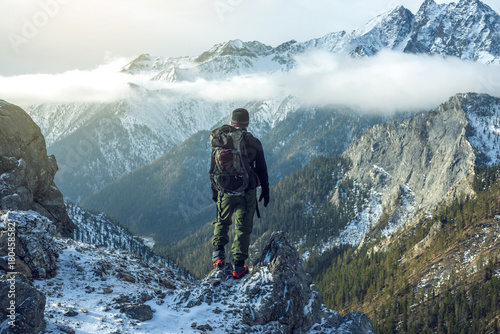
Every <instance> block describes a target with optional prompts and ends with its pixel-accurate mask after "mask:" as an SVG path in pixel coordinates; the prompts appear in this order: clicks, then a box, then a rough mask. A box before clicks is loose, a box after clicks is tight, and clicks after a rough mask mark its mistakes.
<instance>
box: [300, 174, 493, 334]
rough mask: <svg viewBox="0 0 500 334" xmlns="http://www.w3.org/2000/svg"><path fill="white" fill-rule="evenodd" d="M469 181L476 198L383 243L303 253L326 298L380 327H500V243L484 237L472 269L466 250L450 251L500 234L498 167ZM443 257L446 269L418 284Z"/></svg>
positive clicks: (430, 329) (396, 330)
mask: <svg viewBox="0 0 500 334" xmlns="http://www.w3.org/2000/svg"><path fill="white" fill-rule="evenodd" d="M474 188H475V190H476V192H477V196H476V197H475V198H462V199H460V200H457V201H455V202H453V203H450V204H448V205H446V206H442V207H441V208H440V209H439V210H438V212H437V213H436V215H435V217H434V218H432V219H428V218H427V219H425V218H423V219H422V221H421V222H420V223H419V224H418V225H417V226H414V227H412V228H409V229H408V230H405V231H399V232H398V233H400V234H401V235H400V237H399V238H397V239H396V240H397V241H395V242H394V243H391V244H390V245H388V247H387V250H386V251H374V249H376V246H377V243H378V242H379V241H378V240H374V241H372V243H371V244H370V245H368V246H365V247H363V248H360V249H355V248H344V249H335V250H331V251H329V252H327V253H325V254H323V256H322V257H321V258H320V261H308V262H307V263H306V265H307V268H308V270H309V271H310V272H311V273H312V275H313V277H314V280H315V283H316V284H317V285H318V287H319V288H320V290H321V292H322V294H323V298H324V302H325V304H326V305H327V306H328V307H330V308H332V309H335V310H339V311H341V312H343V313H348V312H350V311H354V310H361V311H364V312H366V313H367V314H368V315H369V316H370V318H371V319H372V320H373V323H374V326H375V328H376V330H377V333H459V334H461V333H498V332H500V315H499V310H500V275H499V273H498V270H497V271H495V268H498V267H499V265H500V256H499V245H498V243H495V242H494V241H492V240H489V241H490V242H486V243H485V245H489V248H486V249H481V250H480V254H479V256H478V258H477V259H476V260H475V265H474V267H473V268H474V269H473V270H469V269H464V266H463V262H465V261H466V259H465V258H463V259H458V260H457V259H456V258H455V256H454V255H455V254H460V252H461V251H462V250H463V247H466V245H467V244H468V243H469V242H470V241H471V240H473V239H474V238H476V237H477V235H478V234H480V233H481V231H485V230H486V231H488V230H489V231H490V232H489V233H487V235H486V238H498V234H497V233H498V231H496V227H497V226H498V224H499V222H498V220H499V219H500V215H499V214H500V169H499V167H489V168H486V167H483V168H481V169H480V170H478V171H477V176H476V178H475V182H474ZM423 244H425V246H422V245H423ZM422 247H425V249H421V248H422ZM442 265H444V266H448V267H449V268H450V274H449V276H448V277H436V278H435V279H434V281H432V282H428V283H427V284H421V282H422V278H424V276H425V274H426V273H428V272H430V271H432V270H434V269H436V267H437V266H442ZM419 283H420V284H419Z"/></svg>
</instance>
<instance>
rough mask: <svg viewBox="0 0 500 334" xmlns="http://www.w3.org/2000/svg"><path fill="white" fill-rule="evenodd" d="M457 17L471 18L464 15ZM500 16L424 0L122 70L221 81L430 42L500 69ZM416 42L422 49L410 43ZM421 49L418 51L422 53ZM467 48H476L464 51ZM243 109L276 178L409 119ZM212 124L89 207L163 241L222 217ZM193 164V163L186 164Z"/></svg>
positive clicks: (255, 105) (292, 103) (259, 106)
mask: <svg viewBox="0 0 500 334" xmlns="http://www.w3.org/2000/svg"><path fill="white" fill-rule="evenodd" d="M458 16H460V17H462V18H464V17H466V18H467V19H466V20H465V21H463V20H462V21H459V20H457V17H458ZM485 22H487V23H485ZM498 22H500V19H499V16H498V14H496V13H495V12H493V11H492V10H490V9H489V8H488V7H487V6H485V5H484V4H482V3H480V2H479V3H476V2H468V1H462V2H460V3H458V4H449V5H444V4H443V5H437V4H436V3H434V2H433V1H426V2H424V3H423V4H422V6H421V8H420V9H419V11H418V13H417V14H416V15H413V14H412V13H411V12H409V11H408V10H407V9H405V8H403V7H398V8H396V9H394V10H391V11H389V12H388V13H385V14H383V15H380V16H379V17H377V18H375V19H373V20H372V21H370V22H369V23H368V24H366V25H365V26H364V27H362V28H360V29H358V30H356V31H353V32H351V33H347V32H340V33H334V34H329V35H327V36H324V37H322V38H319V39H314V40H311V41H307V42H303V43H298V42H295V41H290V42H287V43H284V44H282V45H280V46H278V47H276V48H271V47H268V46H265V45H262V44H260V43H258V42H249V43H243V42H241V41H230V42H227V43H222V44H220V45H217V46H214V47H213V48H212V49H211V50H209V51H207V52H205V53H203V54H202V55H200V56H198V57H181V58H175V59H170V58H161V57H151V56H148V55H141V56H140V57H138V58H137V59H135V60H134V61H132V62H131V63H130V64H128V65H127V66H126V67H125V68H124V69H123V71H126V72H129V73H131V74H134V75H139V74H145V73H146V74H149V75H150V76H151V78H152V80H170V81H172V80H173V81H181V80H195V78H198V79H200V78H202V79H204V80H216V79H221V76H223V77H225V78H227V77H229V76H236V75H245V74H247V75H248V74H252V73H253V74H255V73H260V72H263V71H291V70H293V68H294V66H295V58H294V56H296V55H298V54H301V53H305V52H307V51H310V50H313V49H322V50H325V51H328V52H335V53H349V54H351V55H352V56H354V57H360V56H370V55H374V54H376V53H377V52H378V51H380V50H383V49H393V50H398V51H402V52H417V53H420V52H424V51H423V46H422V45H426V47H427V49H426V51H425V53H427V54H434V53H438V54H439V55H441V56H444V57H459V58H463V59H467V60H475V61H479V62H487V63H490V64H492V65H491V66H494V64H496V60H494V59H496V57H497V53H496V52H497V51H496V50H495V48H494V47H493V45H494V44H495V43H494V40H495V39H496V38H498V37H497V36H498V33H497V32H496V30H495V29H494V27H496V26H497V25H498ZM459 23H461V25H459ZM436 26H443V27H444V26H446V27H448V26H453V27H455V28H454V29H444V30H443V32H442V35H441V37H440V38H439V39H438V38H437V37H436V33H435V32H436V31H437V27H436ZM471 27H476V28H474V29H472V28H471ZM478 27H481V29H480V28H478ZM443 40H447V41H448V42H447V44H446V45H447V47H444V46H443V45H441V44H439V43H441V42H442V41H443ZM458 40H460V41H461V43H460V45H461V46H460V47H458V43H457V42H456V41H458ZM417 41H418V43H419V45H420V46H419V47H418V48H417V47H415V46H412V47H411V45H416V44H417ZM440 41H441V42H440ZM412 43H413V44H412ZM438 45H440V46H439V47H438ZM417 49H418V50H420V51H415V50H417ZM459 49H460V50H466V49H467V50H469V51H468V52H465V51H463V52H462V51H460V52H458V51H457V50H459ZM355 50H357V51H355ZM362 50H364V51H362ZM370 50H371V51H370ZM477 50H482V51H481V52H479V51H478V52H476V51H477ZM485 50H488V51H487V52H488V54H490V55H492V58H491V57H490V58H488V59H489V60H486V59H487V57H486V58H485V57H480V56H479V54H481V55H483V56H484V54H485V52H486V51H485ZM242 64H245V65H242ZM263 64H265V65H263ZM269 64H273V65H272V66H270V65H269ZM270 67H272V69H270ZM172 71H174V72H176V73H177V72H179V71H181V72H182V73H183V76H182V78H181V76H180V74H179V76H177V77H176V78H175V80H174V78H173V77H172V76H170V77H169V79H167V76H165V75H160V73H171V72H172ZM179 73H180V72H179ZM231 73H232V74H231ZM212 74H214V75H216V76H217V77H213V76H212ZM245 106H246V108H247V109H248V110H249V111H250V112H251V113H252V124H251V125H250V129H249V130H250V131H251V132H253V133H254V134H255V135H257V136H258V137H260V138H261V139H262V142H263V144H264V147H265V149H266V156H267V159H268V164H269V171H270V176H271V177H270V179H271V182H272V184H275V183H277V182H278V181H279V180H281V179H282V178H283V177H286V176H287V175H290V174H291V173H293V172H294V171H296V170H297V169H299V168H302V167H304V166H305V165H306V164H307V163H309V162H310V161H311V160H312V159H313V158H314V157H317V156H319V155H323V156H332V155H335V154H339V155H340V154H342V153H343V152H344V151H345V150H346V149H347V148H348V146H349V145H350V144H351V143H353V142H354V141H355V140H356V139H357V138H359V137H360V136H361V134H363V132H364V131H366V130H367V129H368V128H370V127H371V126H373V125H375V124H378V123H381V122H383V121H389V120H394V119H401V118H404V117H407V116H409V113H401V114H393V115H391V116H384V117H382V116H369V115H366V114H363V113H361V112H359V111H357V110H353V109H352V108H345V107H339V106H310V105H306V104H304V103H303V102H302V101H300V99H298V98H297V97H294V96H286V97H284V98H283V97H280V98H279V99H277V100H269V101H255V102H249V103H247V104H246V105H245ZM190 112H191V111H190ZM198 112H199V113H201V114H203V112H202V111H198ZM226 112H229V110H227V111H226ZM224 122H226V123H227V122H228V118H227V116H226V117H225V118H221V119H220V120H218V121H217V122H216V123H212V124H213V126H217V125H220V124H222V123H224ZM206 124H208V123H206ZM209 129H210V128H205V129H204V131H205V132H198V133H195V134H193V135H192V137H191V138H190V139H189V140H187V141H185V142H183V143H182V144H181V145H179V146H177V147H176V148H174V149H172V150H171V151H169V152H168V153H166V154H164V155H163V156H161V157H159V158H158V159H157V160H155V161H153V162H151V163H150V164H148V165H145V166H143V167H141V168H138V169H137V170H135V171H133V172H132V173H130V174H128V175H125V176H124V177H122V178H121V179H119V180H117V181H116V182H114V183H111V184H109V185H108V186H107V187H104V188H102V189H100V190H98V191H97V192H95V193H94V194H92V195H90V196H88V198H86V199H84V200H83V201H82V202H81V204H82V205H83V206H86V207H88V208H92V209H95V210H98V211H104V212H107V213H109V214H111V215H112V216H114V217H116V218H117V219H118V220H119V221H121V222H122V223H123V224H125V225H126V226H128V227H129V228H131V229H132V231H134V232H136V233H138V231H141V233H145V234H151V235H154V237H155V238H156V240H157V241H158V243H157V245H160V244H167V243H169V242H172V241H175V240H180V238H183V237H185V236H188V235H189V234H191V233H192V232H193V231H195V230H196V229H197V228H199V227H201V226H202V225H203V224H204V223H206V222H208V221H210V220H212V219H213V217H214V213H213V210H212V209H210V203H211V199H210V191H209V188H208V182H207V179H208V178H207V177H206V175H207V171H208V162H207V161H206V159H205V157H206V156H208V155H209V145H208V132H207V131H208V130H209ZM187 165H189V166H190V168H185V167H186V166H187ZM132 189H133V190H132ZM192 190H195V194H196V195H195V196H193V194H192V192H191V191H192ZM135 194H140V195H139V196H135ZM181 226H188V227H189V228H180V227H181Z"/></svg>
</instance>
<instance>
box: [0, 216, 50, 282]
mask: <svg viewBox="0 0 500 334" xmlns="http://www.w3.org/2000/svg"><path fill="white" fill-rule="evenodd" d="M0 222H1V224H0V249H2V250H3V251H4V252H5V251H7V250H8V251H9V252H7V253H8V254H9V255H11V254H13V255H14V256H15V258H16V261H15V262H16V263H15V267H14V268H13V269H12V268H9V267H8V266H7V263H6V262H5V263H3V262H0V269H3V270H4V271H6V272H12V271H16V272H19V273H21V274H24V275H25V276H27V277H28V278H34V279H44V278H50V277H53V276H54V275H55V274H56V268H57V263H56V261H57V258H58V257H59V253H58V249H57V246H56V245H55V243H54V239H53V237H54V236H55V235H56V234H57V228H56V226H55V225H54V223H53V222H52V221H51V220H49V219H48V218H46V217H44V216H42V215H40V214H39V213H38V212H35V211H4V212H3V213H1V214H0ZM9 228H10V229H11V230H10V232H9ZM11 233H14V235H15V238H14V239H15V240H16V242H15V243H13V244H14V247H13V248H11V249H9V248H8V247H7V245H8V244H9V243H8V238H7V236H9V234H11Z"/></svg>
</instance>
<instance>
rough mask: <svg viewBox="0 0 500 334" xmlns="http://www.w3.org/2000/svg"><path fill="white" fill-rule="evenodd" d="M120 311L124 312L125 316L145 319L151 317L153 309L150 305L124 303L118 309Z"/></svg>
mask: <svg viewBox="0 0 500 334" xmlns="http://www.w3.org/2000/svg"><path fill="white" fill-rule="evenodd" d="M120 312H121V313H125V314H126V315H127V317H129V318H131V319H136V320H140V321H147V320H151V319H153V310H152V309H151V306H149V305H144V304H139V305H125V306H123V307H122V308H121V309H120Z"/></svg>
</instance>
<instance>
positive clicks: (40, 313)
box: [0, 275, 45, 334]
mask: <svg viewBox="0 0 500 334" xmlns="http://www.w3.org/2000/svg"><path fill="white" fill-rule="evenodd" d="M12 291H15V293H11V292H12ZM0 296H2V298H0V317H1V319H2V321H3V322H2V323H1V324H0V333H2V334H14V333H15V334H18V333H39V332H43V331H44V329H45V321H44V312H45V295H44V294H43V293H41V292H40V291H38V290H37V289H36V288H35V287H34V286H33V285H32V284H31V283H30V282H29V281H28V280H27V279H26V278H25V277H24V276H23V275H17V276H15V277H12V279H0ZM4 296H5V297H4ZM9 296H12V297H13V298H10V297H9ZM13 301H14V304H11V303H12V302H13ZM4 319H6V320H4ZM12 321H13V322H12Z"/></svg>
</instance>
